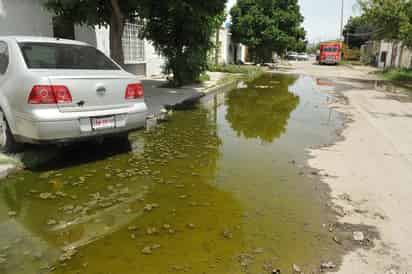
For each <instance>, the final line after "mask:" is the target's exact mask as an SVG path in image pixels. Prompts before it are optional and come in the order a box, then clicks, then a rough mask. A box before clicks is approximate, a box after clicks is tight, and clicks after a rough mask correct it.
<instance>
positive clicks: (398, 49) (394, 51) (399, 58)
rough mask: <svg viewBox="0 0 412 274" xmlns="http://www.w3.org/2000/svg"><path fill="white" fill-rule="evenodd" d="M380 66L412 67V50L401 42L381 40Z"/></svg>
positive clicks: (378, 59)
mask: <svg viewBox="0 0 412 274" xmlns="http://www.w3.org/2000/svg"><path fill="white" fill-rule="evenodd" d="M377 66H378V67H379V68H383V69H385V68H406V69H410V68H412V50H411V49H410V48H408V47H406V46H403V44H402V43H401V42H389V41H380V42H379V53H378V58H377Z"/></svg>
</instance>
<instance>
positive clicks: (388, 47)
mask: <svg viewBox="0 0 412 274" xmlns="http://www.w3.org/2000/svg"><path fill="white" fill-rule="evenodd" d="M382 52H387V55H386V61H385V62H383V61H382V60H381V56H382ZM391 59H392V43H390V42H386V41H381V46H380V50H379V56H378V67H380V68H386V67H390V65H391Z"/></svg>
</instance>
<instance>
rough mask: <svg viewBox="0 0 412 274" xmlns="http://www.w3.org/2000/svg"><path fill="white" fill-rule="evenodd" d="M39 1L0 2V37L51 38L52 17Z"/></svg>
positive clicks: (13, 0)
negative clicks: (30, 36)
mask: <svg viewBox="0 0 412 274" xmlns="http://www.w3.org/2000/svg"><path fill="white" fill-rule="evenodd" d="M41 2H42V1H40V0H0V3H1V4H0V8H1V11H0V35H41V36H53V26H52V17H51V14H50V13H49V12H47V11H46V10H44V8H43V6H42V3H41Z"/></svg>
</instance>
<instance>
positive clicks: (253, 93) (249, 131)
mask: <svg viewBox="0 0 412 274" xmlns="http://www.w3.org/2000/svg"><path fill="white" fill-rule="evenodd" d="M295 81H296V77H294V76H287V77H285V76H281V77H279V76H272V75H265V76H263V77H260V78H258V79H256V80H255V81H252V82H251V83H249V84H248V87H247V88H244V89H238V90H234V91H232V92H230V93H229V94H228V98H227V105H228V111H227V115H226V119H227V120H228V121H229V122H230V124H231V127H232V128H233V130H234V131H235V132H236V133H237V134H238V135H239V136H244V137H245V138H259V139H261V140H262V141H264V142H269V143H270V142H273V141H274V140H275V139H277V138H279V137H280V136H281V135H282V134H283V133H284V132H285V131H286V126H287V122H288V120H289V118H290V114H291V112H292V111H293V110H294V109H295V108H296V107H297V106H298V104H299V97H298V96H296V95H294V94H293V93H291V92H289V86H290V85H291V84H293V83H294V82H295Z"/></svg>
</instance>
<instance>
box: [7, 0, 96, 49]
mask: <svg viewBox="0 0 412 274" xmlns="http://www.w3.org/2000/svg"><path fill="white" fill-rule="evenodd" d="M0 35H30V36H48V37H53V13H51V12H49V11H47V10H46V9H45V8H44V7H43V0H0ZM75 39H76V40H79V41H83V42H86V43H89V44H91V45H93V46H96V33H95V31H94V29H93V28H90V27H86V26H75Z"/></svg>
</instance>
